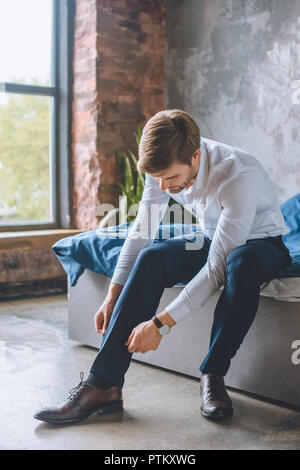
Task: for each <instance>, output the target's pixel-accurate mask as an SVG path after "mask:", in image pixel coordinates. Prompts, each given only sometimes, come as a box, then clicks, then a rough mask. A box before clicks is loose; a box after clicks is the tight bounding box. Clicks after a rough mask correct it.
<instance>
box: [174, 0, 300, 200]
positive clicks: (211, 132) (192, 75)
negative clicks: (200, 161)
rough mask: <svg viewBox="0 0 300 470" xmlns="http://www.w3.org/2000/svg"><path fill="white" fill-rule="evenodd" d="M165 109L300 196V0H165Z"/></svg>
mask: <svg viewBox="0 0 300 470" xmlns="http://www.w3.org/2000/svg"><path fill="white" fill-rule="evenodd" d="M166 27H167V41H168V49H167V53H166V65H165V66H166V70H165V72H166V82H167V83H166V95H165V107H166V108H181V109H184V110H185V111H187V112H189V113H191V114H192V116H193V117H194V118H195V119H196V121H197V122H198V124H199V126H200V131H201V135H202V136H205V137H208V138H211V139H214V140H218V141H221V142H224V143H227V144H232V145H235V146H238V147H241V148H243V149H245V150H247V151H249V152H250V153H252V154H253V155H255V156H256V157H257V158H258V159H259V160H260V161H261V163H262V164H263V165H264V167H265V168H266V169H267V170H268V171H269V174H270V176H271V179H272V181H273V183H274V185H275V188H276V192H277V195H278V199H279V202H280V203H281V202H283V201H285V200H286V199H287V198H288V197H290V196H293V195H294V194H296V193H298V192H299V191H300V1H299V0H166Z"/></svg>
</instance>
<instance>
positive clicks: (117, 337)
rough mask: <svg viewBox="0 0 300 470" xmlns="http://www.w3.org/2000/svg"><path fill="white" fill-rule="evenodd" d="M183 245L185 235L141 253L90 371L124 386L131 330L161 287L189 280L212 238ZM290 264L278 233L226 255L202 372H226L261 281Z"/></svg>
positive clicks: (150, 310) (151, 309)
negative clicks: (192, 245) (199, 244)
mask: <svg viewBox="0 0 300 470" xmlns="http://www.w3.org/2000/svg"><path fill="white" fill-rule="evenodd" d="M185 243H186V240H185V238H184V237H182V238H170V239H168V240H164V241H162V242H159V243H154V244H153V245H152V246H150V247H147V248H144V249H143V250H141V251H140V253H139V254H138V257H137V259H136V261H135V264H134V266H133V268H132V270H131V272H130V274H129V276H128V279H127V281H126V283H125V285H124V287H123V289H122V292H121V294H120V296H119V298H118V300H117V302H116V304H115V306H114V309H113V313H112V316H111V318H110V322H109V325H108V328H107V330H106V332H105V334H104V335H103V338H102V343H101V346H100V350H99V353H98V355H97V357H96V359H95V361H94V363H93V364H92V367H91V370H90V371H91V372H92V373H94V374H99V375H101V376H102V377H104V378H106V379H107V380H109V381H110V382H112V383H114V384H115V385H118V386H119V387H121V388H122V387H123V385H124V380H125V373H126V371H127V369H128V367H129V365H130V361H131V357H132V354H133V353H129V352H128V349H127V347H126V346H125V344H124V343H125V342H126V341H127V339H128V337H129V336H130V334H131V332H132V330H133V328H134V327H136V326H137V325H139V324H140V323H142V322H144V321H147V320H150V319H151V318H152V317H153V315H154V314H155V313H156V310H157V308H158V305H159V302H160V298H161V296H162V294H163V291H164V289H165V287H172V286H174V285H175V284H177V283H178V282H184V283H185V284H187V283H188V282H189V281H190V280H191V279H192V278H193V277H194V276H195V275H196V274H197V273H198V271H199V270H200V269H201V268H202V266H203V265H204V264H205V263H206V260H207V256H208V251H209V247H210V243H211V240H209V239H208V238H206V237H205V239H204V245H203V247H202V248H201V249H198V250H190V249H188V250H186V249H185ZM291 262H292V260H291V258H290V255H289V251H288V250H287V248H286V247H285V245H284V244H283V242H282V238H281V236H279V237H269V238H264V239H252V240H247V242H246V243H245V244H244V245H242V246H239V247H237V248H235V249H234V250H232V251H231V252H230V253H229V255H228V257H227V260H226V280H225V284H224V288H223V290H222V293H221V294H220V296H219V299H218V302H217V304H216V307H215V311H214V319H213V325H212V329H211V337H210V344H209V350H208V353H207V355H206V357H205V358H204V360H203V362H202V364H201V365H200V367H199V370H200V371H201V372H202V373H208V372H212V373H215V374H221V375H223V376H225V375H226V373H227V371H228V369H229V367H230V360H231V359H232V358H233V357H234V356H235V354H236V352H237V350H238V349H239V347H240V345H241V343H242V341H243V339H244V338H245V336H246V334H247V332H248V330H249V328H250V326H251V324H252V323H253V320H254V318H255V315H256V312H257V308H258V303H259V292H260V285H261V284H262V283H263V282H266V281H270V280H271V279H274V278H275V277H276V274H277V273H278V271H279V270H280V269H281V268H283V267H285V266H288V265H289V264H291ZM176 327H177V328H180V324H178V326H175V328H176ZM170 334H172V332H171V333H170Z"/></svg>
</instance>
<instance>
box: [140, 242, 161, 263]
mask: <svg viewBox="0 0 300 470" xmlns="http://www.w3.org/2000/svg"><path fill="white" fill-rule="evenodd" d="M137 259H138V262H139V264H143V265H144V264H145V263H147V264H157V262H158V261H159V260H161V254H160V253H159V250H157V249H156V246H148V247H146V248H143V249H142V250H141V251H140V252H139V254H138V258H137Z"/></svg>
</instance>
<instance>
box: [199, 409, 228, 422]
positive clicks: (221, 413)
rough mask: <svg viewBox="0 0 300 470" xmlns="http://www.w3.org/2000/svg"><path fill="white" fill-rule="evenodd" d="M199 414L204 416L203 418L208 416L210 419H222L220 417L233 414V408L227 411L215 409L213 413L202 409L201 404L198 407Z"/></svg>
mask: <svg viewBox="0 0 300 470" xmlns="http://www.w3.org/2000/svg"><path fill="white" fill-rule="evenodd" d="M200 410H201V414H202V415H203V416H205V418H210V419H222V418H228V417H229V416H231V415H232V414H233V409H229V410H228V411H221V410H220V411H215V412H214V413H207V412H206V411H204V410H203V408H202V406H201V408H200Z"/></svg>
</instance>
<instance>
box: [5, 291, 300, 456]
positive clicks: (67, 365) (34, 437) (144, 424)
mask: <svg viewBox="0 0 300 470" xmlns="http://www.w3.org/2000/svg"><path fill="white" fill-rule="evenodd" d="M83 314H84V312H83ZM0 332H1V337H0V372H1V383H2V387H1V390H0V403H1V405H0V407H1V424H0V448H1V450H3V449H106V450H117V449H128V450H133V449H148V450H156V449H157V450H158V449H170V450H194V449H299V448H300V427H299V424H300V413H299V412H298V411H294V410H290V409H287V408H283V407H280V406H277V405H275V404H270V403H266V402H263V401H261V400H257V399H254V398H253V397H249V396H247V395H245V394H242V393H238V392H236V391H232V390H229V393H230V395H231V397H232V399H233V403H234V415H233V417H231V418H229V419H228V420H227V421H226V422H223V423H216V422H212V421H208V420H207V419H205V418H204V417H202V415H201V414H200V410H199V409H200V395H199V380H197V379H195V378H189V377H186V376H182V375H180V374H177V373H173V372H170V371H166V370H164V369H160V368H157V367H154V366H151V365H148V364H144V363H140V362H138V361H132V363H131V365H130V368H129V370H128V372H127V374H126V380H125V385H124V389H123V395H124V411H123V412H120V413H116V414H113V415H108V416H97V417H90V418H88V419H87V420H86V421H84V422H82V423H80V424H75V425H71V426H70V425H69V426H63V427H59V426H50V425H47V424H45V423H42V422H39V421H37V420H35V419H33V418H32V415H33V414H34V412H35V410H36V409H38V408H40V407H44V406H50V405H58V404H60V403H62V402H64V401H65V399H66V397H67V395H68V391H69V390H70V389H71V388H72V387H74V386H75V385H77V383H78V382H79V373H80V371H81V370H82V371H84V372H85V377H87V375H88V372H89V368H90V365H91V363H92V361H93V359H94V357H95V355H96V352H97V351H96V350H95V349H93V348H90V347H86V346H82V345H80V344H78V343H76V342H75V341H71V340H69V339H68V333H67V297H66V296H65V295H58V296H48V297H42V298H36V299H24V300H11V301H9V302H1V303H0Z"/></svg>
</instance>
